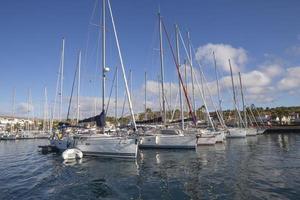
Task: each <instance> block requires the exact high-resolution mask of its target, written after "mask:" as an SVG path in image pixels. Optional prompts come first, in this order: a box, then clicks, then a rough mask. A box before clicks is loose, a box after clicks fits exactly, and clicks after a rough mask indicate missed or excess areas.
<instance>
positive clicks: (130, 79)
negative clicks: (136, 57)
mask: <svg viewBox="0 0 300 200" xmlns="http://www.w3.org/2000/svg"><path fill="white" fill-rule="evenodd" d="M129 81H130V99H131V100H132V85H133V82H132V70H131V69H129Z"/></svg>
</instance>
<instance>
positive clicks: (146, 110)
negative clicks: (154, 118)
mask: <svg viewBox="0 0 300 200" xmlns="http://www.w3.org/2000/svg"><path fill="white" fill-rule="evenodd" d="M144 120H147V72H145V119H144Z"/></svg>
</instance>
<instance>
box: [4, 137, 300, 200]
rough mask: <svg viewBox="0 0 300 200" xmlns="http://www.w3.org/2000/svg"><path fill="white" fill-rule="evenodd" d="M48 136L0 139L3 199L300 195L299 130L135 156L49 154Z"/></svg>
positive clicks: (274, 197)
mask: <svg viewBox="0 0 300 200" xmlns="http://www.w3.org/2000/svg"><path fill="white" fill-rule="evenodd" d="M43 144H47V140H23V141H1V142H0V199H5V200H6V199H299V198H300V134H299V135H297V134H286V135H284V134H275V135H261V136H257V137H249V138H247V139H231V140H228V141H227V142H226V143H225V144H223V145H222V144H220V145H216V146H211V147H209V146H204V147H198V149H197V151H185V150H182V151H178V150H177V151H173V150H143V151H140V154H139V158H138V159H137V161H136V162H134V161H126V160H113V159H100V158H88V157H85V158H83V159H82V160H81V161H75V162H69V163H66V162H64V161H63V160H62V158H61V156H60V155H57V154H47V155H43V154H41V153H40V152H38V145H43Z"/></svg>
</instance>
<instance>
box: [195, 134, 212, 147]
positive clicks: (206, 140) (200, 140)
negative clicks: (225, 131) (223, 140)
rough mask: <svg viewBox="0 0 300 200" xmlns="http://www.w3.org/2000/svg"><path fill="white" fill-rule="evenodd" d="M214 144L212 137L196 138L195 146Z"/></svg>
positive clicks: (202, 136)
mask: <svg viewBox="0 0 300 200" xmlns="http://www.w3.org/2000/svg"><path fill="white" fill-rule="evenodd" d="M214 144H216V137H215V136H214V135H201V136H197V145H214Z"/></svg>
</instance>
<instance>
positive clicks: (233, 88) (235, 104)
mask: <svg viewBox="0 0 300 200" xmlns="http://www.w3.org/2000/svg"><path fill="white" fill-rule="evenodd" d="M228 63H229V68H230V75H231V84H232V92H233V102H234V107H235V110H236V112H237V115H238V117H239V126H241V121H242V120H241V117H240V113H239V110H238V108H237V102H236V94H235V86H234V81H233V74H232V67H231V62H230V59H228Z"/></svg>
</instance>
